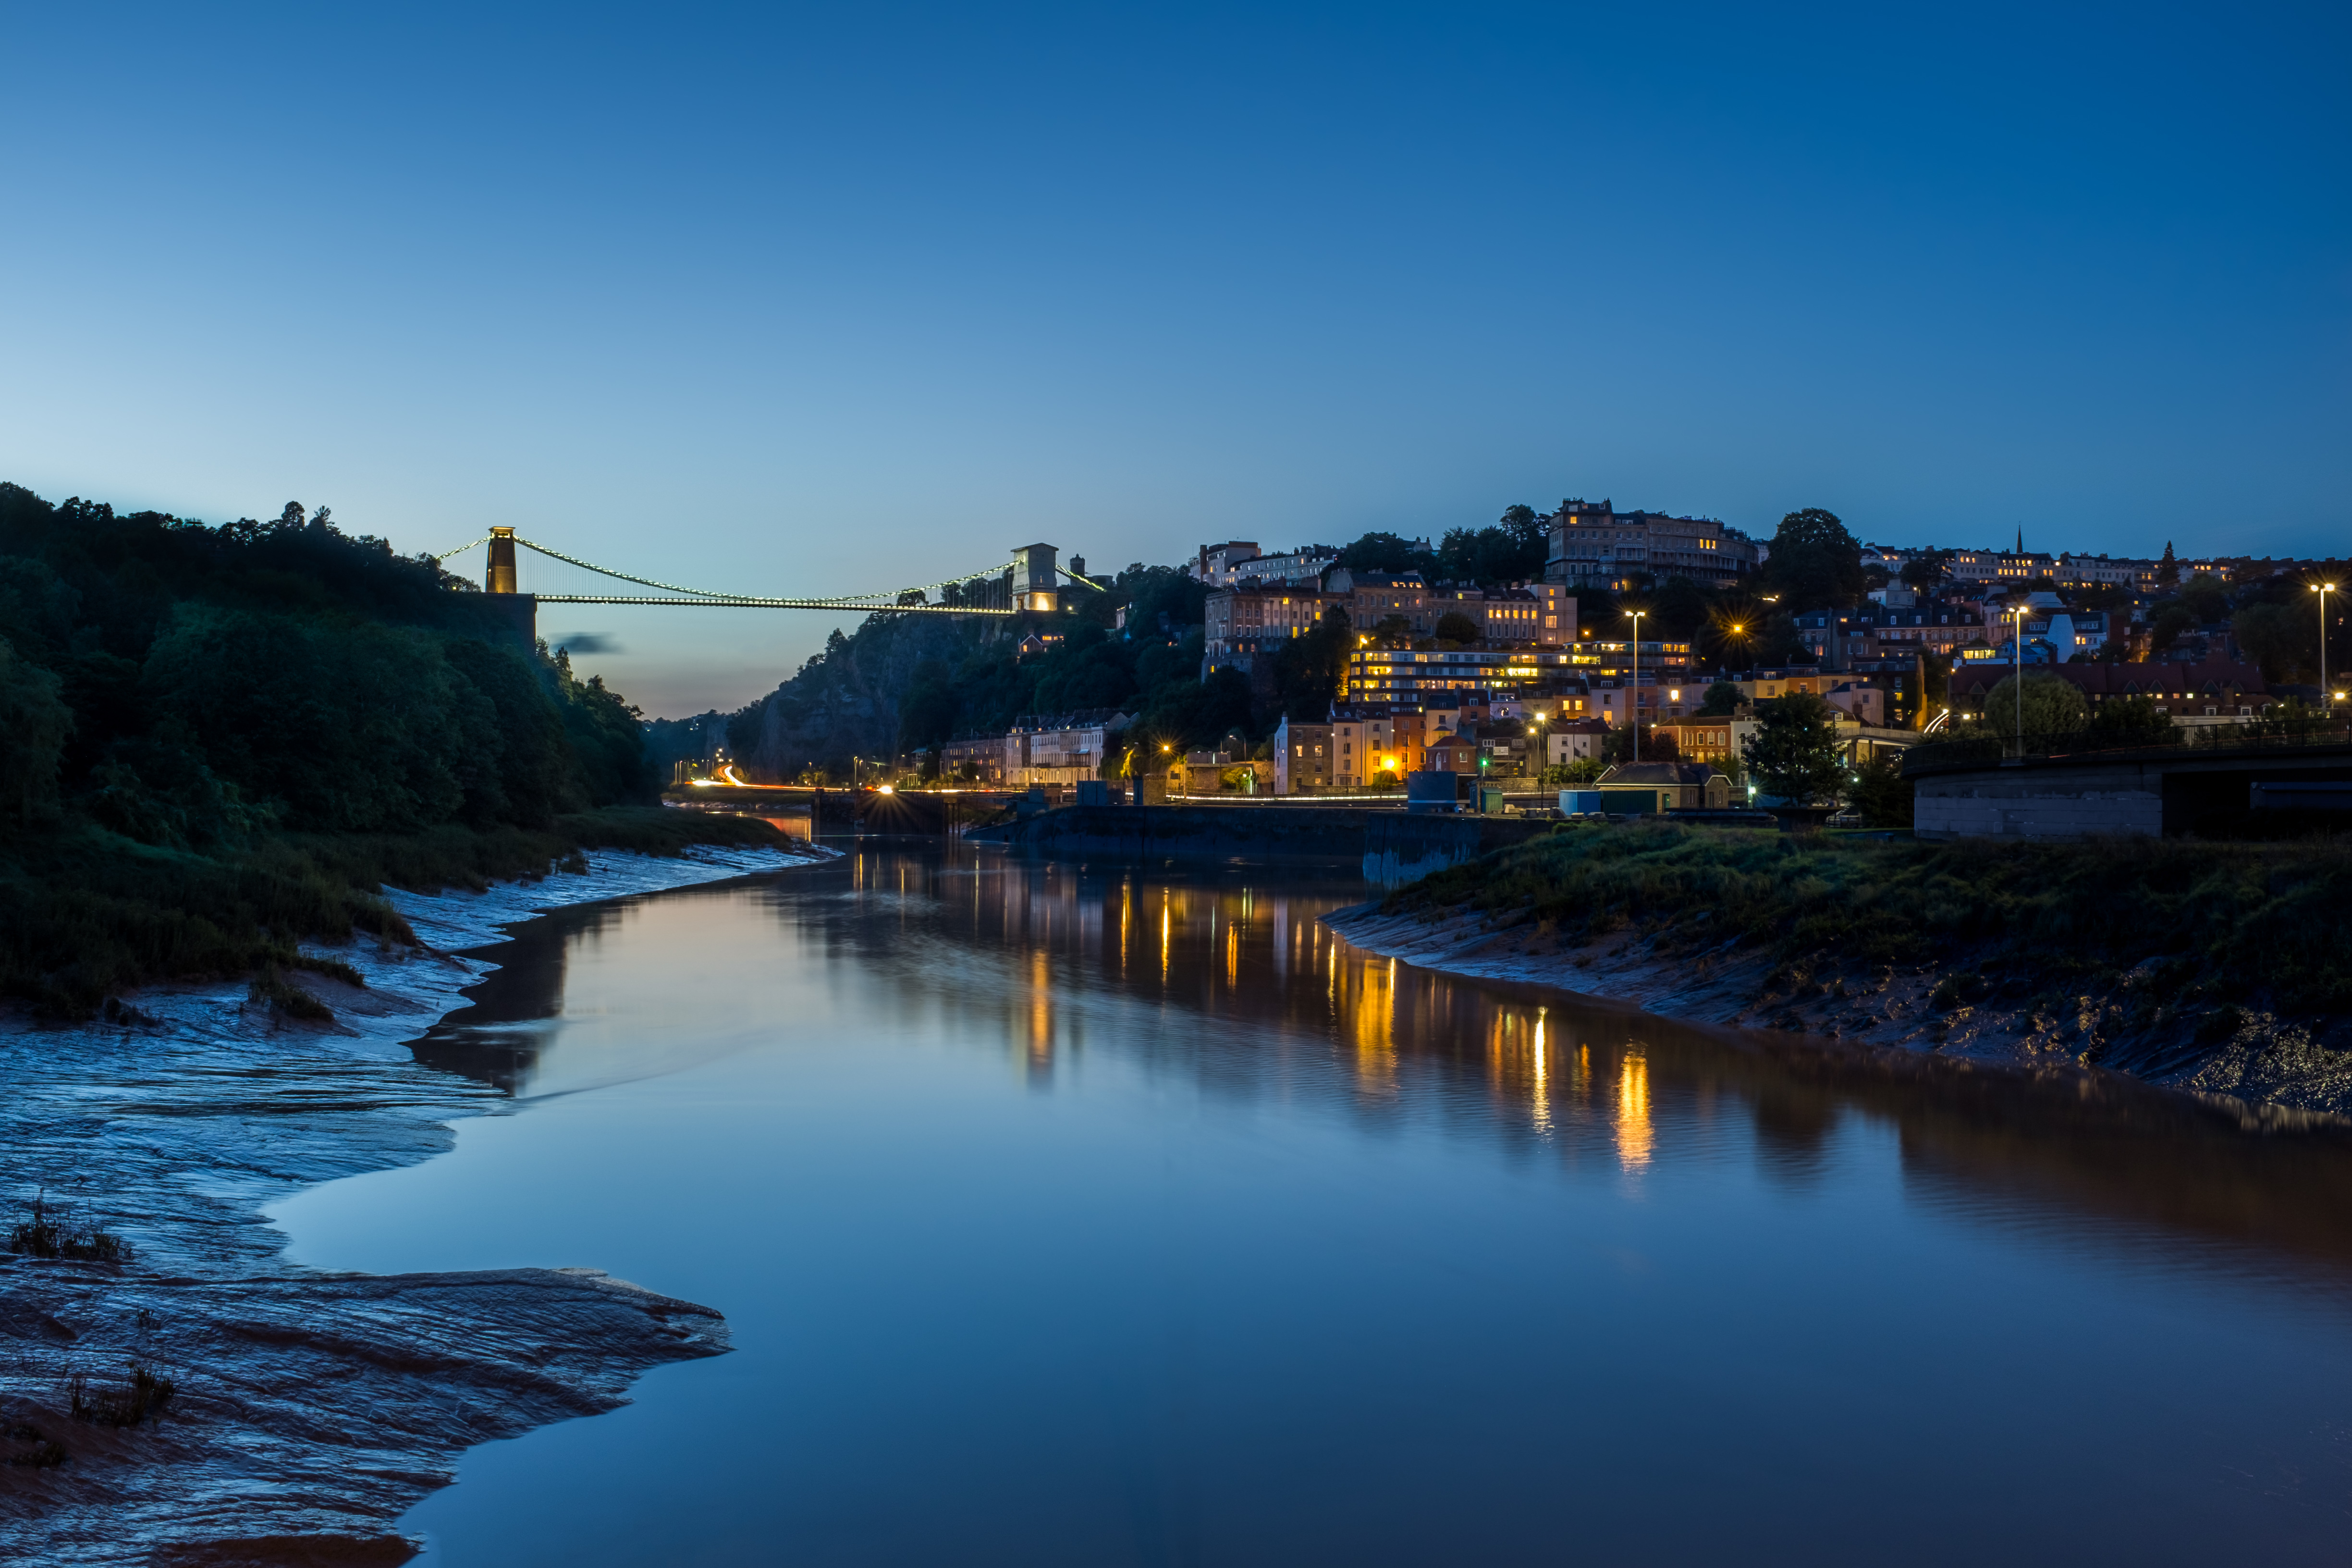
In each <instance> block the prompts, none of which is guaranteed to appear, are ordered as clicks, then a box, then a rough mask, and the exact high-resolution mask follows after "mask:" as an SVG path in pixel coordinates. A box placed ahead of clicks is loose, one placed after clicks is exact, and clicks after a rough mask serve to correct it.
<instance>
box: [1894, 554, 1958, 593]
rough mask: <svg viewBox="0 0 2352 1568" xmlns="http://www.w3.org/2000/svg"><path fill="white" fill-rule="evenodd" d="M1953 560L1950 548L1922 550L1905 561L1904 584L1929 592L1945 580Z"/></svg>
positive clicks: (1918, 591) (1918, 590)
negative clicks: (1946, 571) (1945, 574)
mask: <svg viewBox="0 0 2352 1568" xmlns="http://www.w3.org/2000/svg"><path fill="white" fill-rule="evenodd" d="M1951 560H1952V552H1950V551H1948V550H1923V551H1921V552H1919V553H1918V554H1916V555H1915V556H1913V557H1912V558H1911V559H1910V560H1908V561H1906V562H1905V563H1903V585H1904V586H1905V587H1906V588H1909V589H1912V590H1913V591H1915V592H1916V593H1921V594H1924V593H1927V591H1928V590H1929V589H1931V588H1934V587H1935V586H1937V584H1940V583H1942V582H1943V580H1944V573H1945V570H1946V569H1947V568H1948V566H1949V565H1950V564H1951Z"/></svg>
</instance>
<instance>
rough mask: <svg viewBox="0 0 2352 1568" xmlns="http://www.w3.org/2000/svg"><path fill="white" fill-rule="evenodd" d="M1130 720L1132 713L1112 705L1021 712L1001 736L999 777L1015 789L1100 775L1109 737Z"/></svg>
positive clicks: (1078, 781) (1074, 780) (1125, 726)
mask: <svg viewBox="0 0 2352 1568" xmlns="http://www.w3.org/2000/svg"><path fill="white" fill-rule="evenodd" d="M1134 721H1135V716H1134V715H1133V714H1131V713H1121V712H1119V711H1118V710H1116V709H1111V708H1092V709H1087V710H1082V711H1079V712H1076V713H1062V714H1055V715H1051V716H1044V715H1034V714H1024V715H1023V716H1022V717H1020V718H1019V719H1016V720H1014V721H1013V728H1012V730H1011V731H1008V732H1007V733H1006V734H1005V735H1004V737H1003V742H1002V745H1003V763H1001V764H1000V767H1001V770H1002V780H1003V783H1005V784H1011V785H1013V787H1014V788H1016V789H1017V788H1022V787H1024V786H1026V785H1029V784H1077V783H1080V782H1082V781H1084V780H1087V779H1095V778H1100V777H1101V776H1102V763H1103V758H1104V756H1105V755H1107V754H1108V751H1109V747H1110V742H1111V740H1112V738H1113V737H1114V736H1117V735H1118V734H1119V733H1120V732H1121V731H1124V730H1126V728H1127V727H1128V726H1129V724H1132V723H1133V722H1134Z"/></svg>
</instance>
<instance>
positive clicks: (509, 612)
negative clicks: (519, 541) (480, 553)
mask: <svg viewBox="0 0 2352 1568" xmlns="http://www.w3.org/2000/svg"><path fill="white" fill-rule="evenodd" d="M482 586H483V587H485V588H487V589H488V590H489V591H490V593H491V594H492V595H496V596H495V597H494V598H492V599H491V601H490V604H491V605H492V607H493V608H495V609H496V610H497V611H498V612H499V619H501V620H503V621H505V622H506V623H507V624H508V625H509V626H510V627H512V628H513V629H514V631H515V632H516V633H517V634H519V635H520V637H522V640H523V644H524V646H525V647H529V646H530V645H531V644H533V643H536V642H537V641H538V640H539V600H538V598H537V597H536V596H535V595H530V594H518V593H517V592H515V535H514V530H513V529H511V528H493V529H491V530H490V569H489V573H488V576H487V578H486V579H485V580H484V582H483V584H482Z"/></svg>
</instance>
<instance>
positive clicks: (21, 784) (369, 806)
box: [0, 485, 778, 1016]
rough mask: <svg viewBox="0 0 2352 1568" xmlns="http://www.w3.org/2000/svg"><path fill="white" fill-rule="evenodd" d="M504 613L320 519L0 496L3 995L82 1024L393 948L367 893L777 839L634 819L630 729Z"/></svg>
mask: <svg viewBox="0 0 2352 1568" xmlns="http://www.w3.org/2000/svg"><path fill="white" fill-rule="evenodd" d="M508 607H509V606H508V605H501V604H499V603H495V602H492V601H491V600H490V598H489V596H488V595H484V594H482V593H479V592H478V591H476V590H475V589H474V588H473V587H472V585H471V584H466V583H463V582H460V581H458V580H457V579H455V578H452V577H449V576H447V575H446V574H443V573H442V572H441V570H440V569H439V567H438V566H437V565H436V563H433V562H430V561H426V560H412V559H403V558H402V557H400V556H397V555H395V554H394V553H393V552H392V550H391V549H390V547H389V546H387V545H386V544H384V543H383V542H382V541H381V540H375V539H368V538H354V537H352V536H351V535H348V534H346V533H344V532H342V531H341V530H339V529H337V528H336V527H335V526H334V525H333V522H332V521H331V519H330V517H329V516H328V514H327V513H326V511H325V510H324V509H323V508H322V509H320V511H319V512H318V513H317V514H315V515H312V514H310V513H309V512H307V511H306V510H305V509H303V508H302V507H299V506H295V505H289V506H288V507H287V508H286V510H284V511H283V512H282V513H281V514H280V515H279V516H278V518H276V519H274V520H273V521H268V522H255V521H243V522H235V523H230V524H227V525H226V526H222V527H205V526H204V525H202V524H199V523H194V522H190V521H184V520H181V519H178V518H174V517H170V516H166V515H163V514H162V513H157V512H141V513H136V514H131V515H127V516H126V515H118V514H117V513H116V512H114V511H113V510H111V509H110V508H108V507H105V506H101V505H98V504H95V503H92V502H88V501H82V500H69V501H67V502H65V503H63V504H62V505H57V506H52V505H50V504H49V503H48V502H47V501H45V500H41V498H39V497H38V496H36V495H34V494H32V493H31V492H30V491H28V490H25V489H20V488H18V487H16V486H14V485H0V992H5V994H8V995H11V996H15V997H19V998H24V999H26V1000H29V1001H31V1002H32V1003H33V1004H34V1005H36V1006H37V1007H39V1008H40V1009H42V1010H44V1011H47V1012H51V1013H57V1014H63V1015H67V1016H85V1015H87V1014H88V1013H89V1012H90V1011H91V1010H92V1009H93V1008H95V1007H97V1006H98V1005H99V1004H100V1002H102V1001H103V1000H104V999H105V998H106V997H107V996H109V995H110V994H114V993H116V992H118V991H120V990H121V989H123V988H125V987H128V986H133V985H137V984H143V983H145V982H148V981H152V980H155V979H158V978H181V977H201V976H220V975H232V974H242V973H250V972H251V971H253V970H255V969H257V968H262V969H265V970H267V971H268V973H272V974H276V973H279V972H281V971H283V970H286V969H289V968H290V967H292V966H294V965H296V964H297V963H299V962H300V958H299V950H298V945H297V944H298V943H299V942H306V941H310V940H315V939H325V940H329V941H332V940H335V939H337V938H340V937H344V936H348V935H350V934H351V933H352V932H353V931H372V932H374V933H377V934H378V935H380V936H383V937H385V938H389V939H397V938H399V937H401V936H403V935H404V933H405V927H404V925H403V923H402V921H401V919H400V916H399V914H398V913H397V912H396V911H394V910H393V908H392V907H391V905H390V904H388V903H387V902H385V901H384V900H383V898H382V897H381V896H380V893H379V891H378V889H379V887H380V885H381V884H383V883H386V882H392V883H397V884H398V885H401V886H405V887H426V888H431V887H440V886H445V885H447V884H449V883H453V882H454V883H457V884H459V885H463V886H469V887H479V886H482V885H483V884H484V882H485V880H486V879H489V878H494V877H516V876H526V875H543V874H545V873H546V872H547V871H548V870H549V868H551V865H552V864H554V863H557V862H560V861H570V862H571V863H573V864H577V863H578V862H577V853H578V851H579V850H581V849H582V848H584V847H608V846H609V847H627V848H634V849H644V850H650V851H654V852H661V853H676V852H677V850H678V849H680V848H681V847H684V846H685V845H686V844H688V843H691V842H706V841H710V840H714V839H715V840H722V841H727V842H768V843H772V842H776V841H777V840H778V835H777V834H776V833H775V830H774V829H773V828H772V827H770V826H767V825H766V824H764V823H760V822H756V821H752V820H751V819H747V818H720V817H711V816H704V815H703V814H700V813H690V812H665V811H661V810H659V809H656V808H651V807H647V808H643V809H638V808H635V807H633V806H632V805H629V803H632V802H639V801H650V800H651V798H652V795H653V791H652V784H653V782H654V781H653V778H652V776H651V774H650V770H649V769H648V767H647V765H646V752H645V747H644V744H643V741H642V739H641V736H640V733H639V725H638V720H637V715H636V713H635V710H632V709H630V708H629V707H628V706H627V705H626V704H625V703H624V702H623V701H622V700H620V699H619V698H618V697H616V696H614V694H613V693H611V692H608V691H606V690H605V689H604V688H603V687H602V685H600V684H599V683H598V682H596V681H594V680H593V679H592V680H588V681H585V682H583V681H580V680H578V679H574V678H573V676H572V670H571V668H570V666H569V664H568V662H567V661H566V660H565V659H564V658H562V656H561V655H556V656H553V657H551V656H550V655H549V654H548V653H547V651H546V649H545V648H544V647H526V646H525V645H524V643H523V641H522V639H521V637H520V636H519V635H518V633H517V631H516V629H515V628H514V626H513V624H512V622H511V621H510V620H509V618H508V616H507V615H506V614H505V611H506V609H507V608H508ZM293 995H299V993H298V992H295V991H289V989H288V985H287V983H286V982H284V981H283V980H282V979H281V980H278V982H276V983H275V989H274V990H272V991H271V992H270V993H269V997H270V998H272V999H274V1000H275V1002H277V1003H282V1002H283V1001H284V1000H285V999H286V998H287V997H289V996H293Z"/></svg>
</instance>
